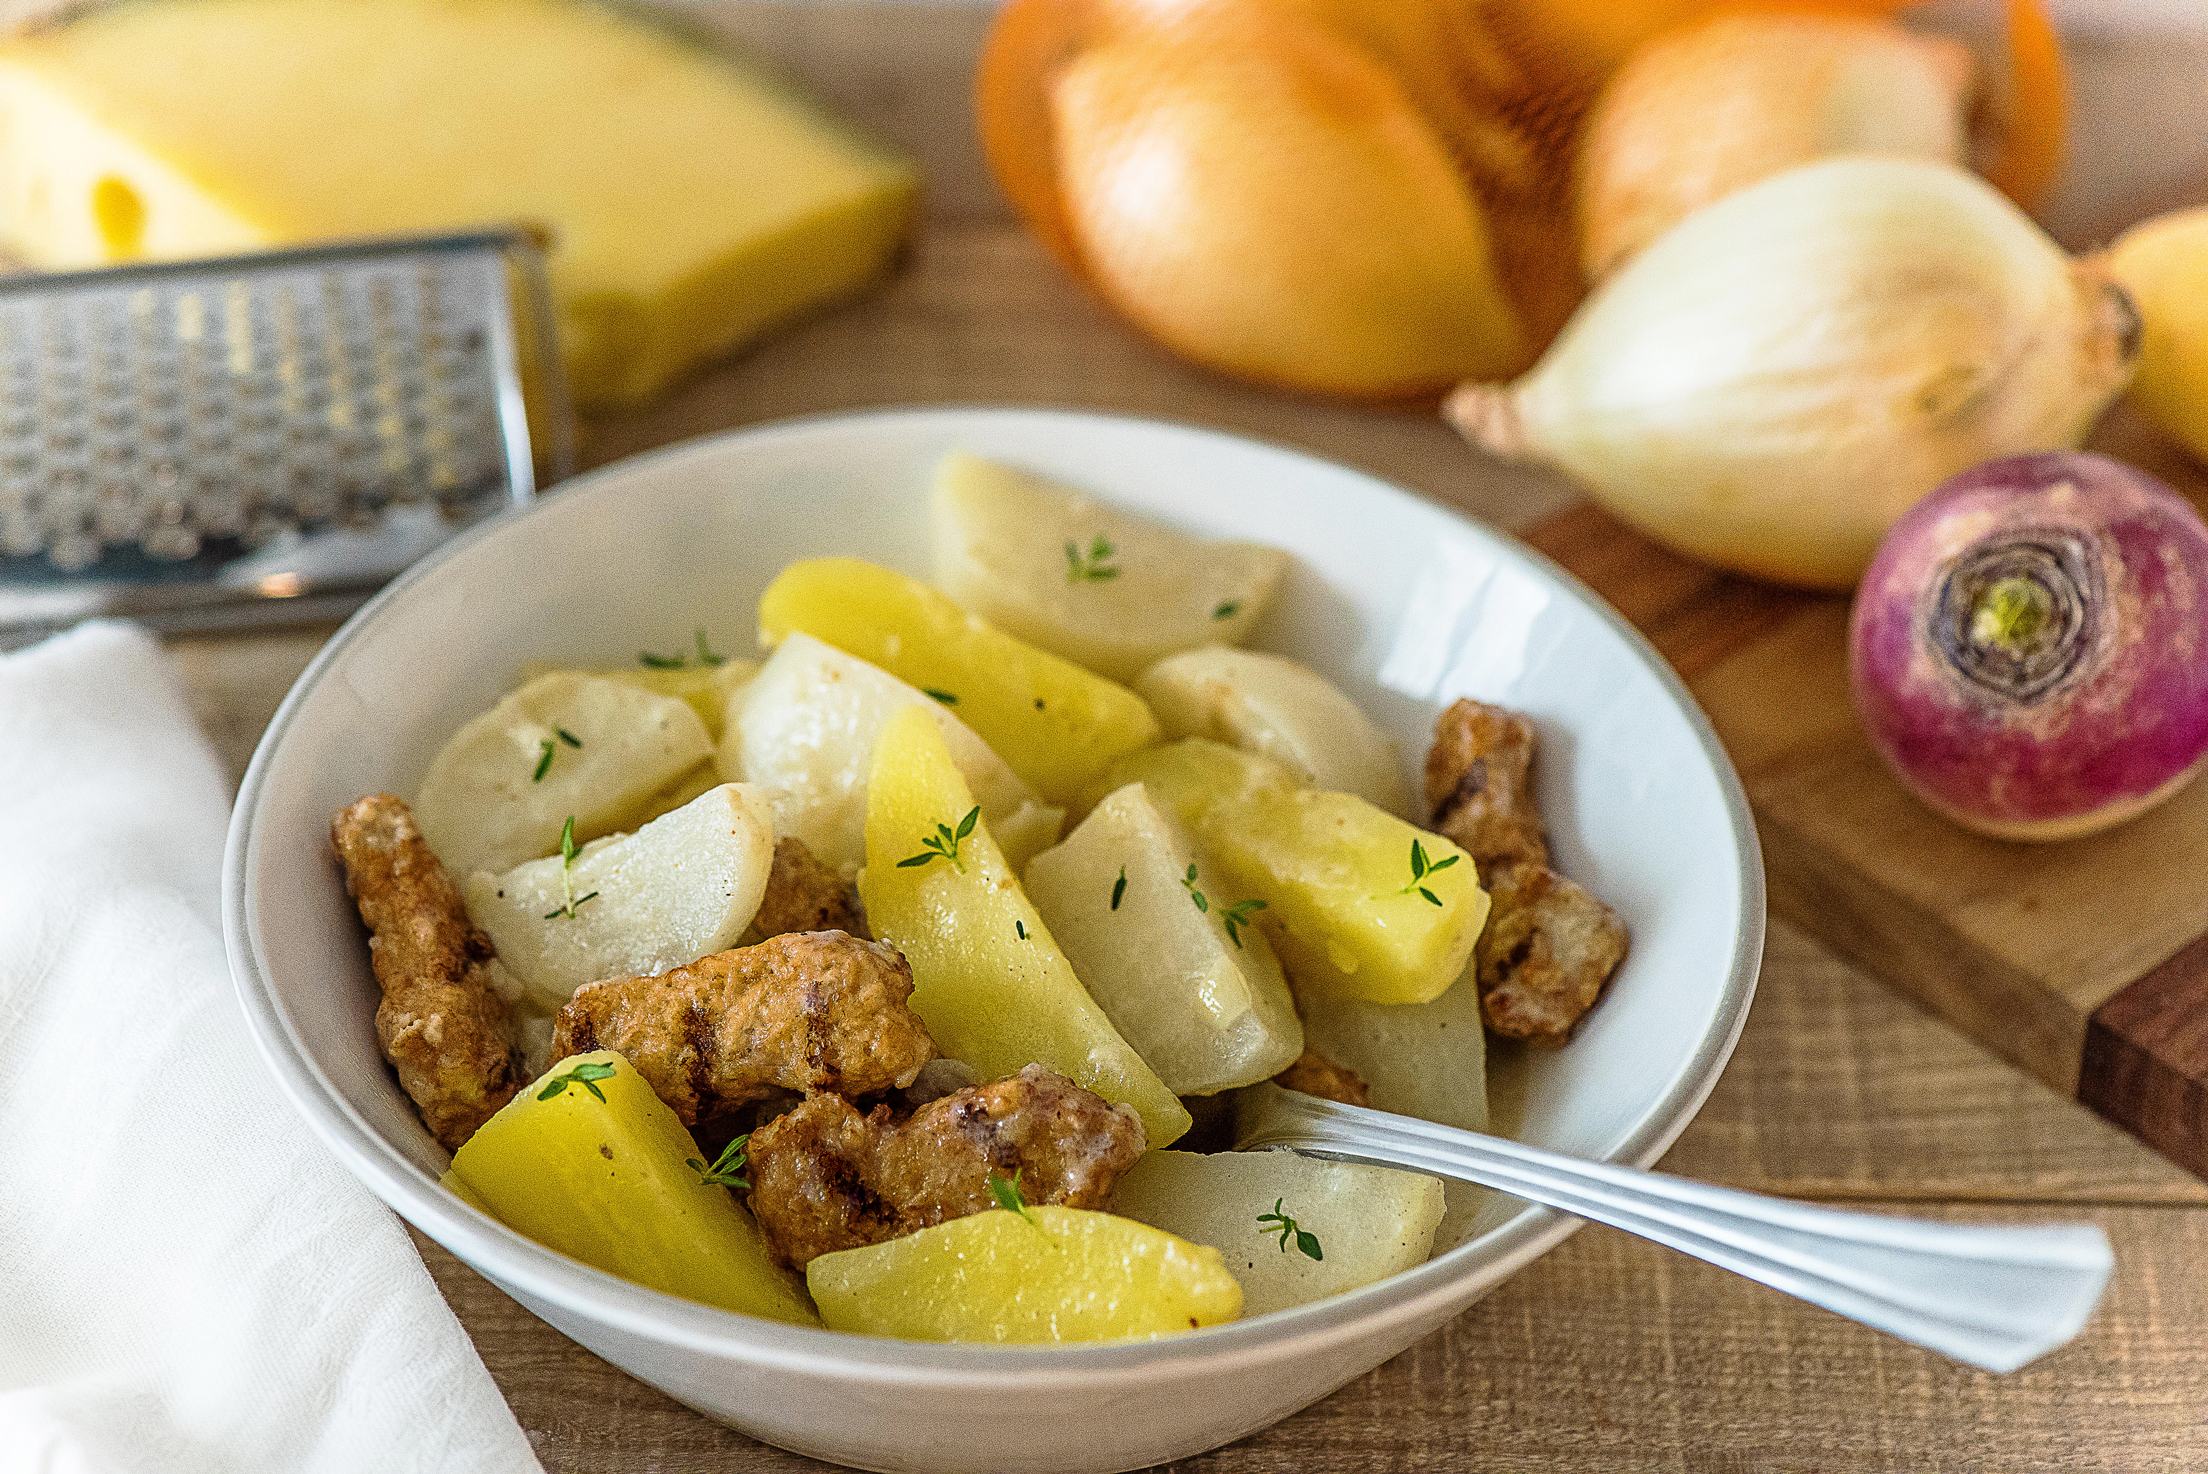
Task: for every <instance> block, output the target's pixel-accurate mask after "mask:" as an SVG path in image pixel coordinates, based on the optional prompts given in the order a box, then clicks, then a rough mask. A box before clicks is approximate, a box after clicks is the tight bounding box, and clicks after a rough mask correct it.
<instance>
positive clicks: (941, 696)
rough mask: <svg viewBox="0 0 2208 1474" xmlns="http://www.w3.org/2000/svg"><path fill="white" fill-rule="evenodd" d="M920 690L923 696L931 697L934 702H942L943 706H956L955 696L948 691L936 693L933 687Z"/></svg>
mask: <svg viewBox="0 0 2208 1474" xmlns="http://www.w3.org/2000/svg"><path fill="white" fill-rule="evenodd" d="M920 690H921V692H922V693H923V694H925V695H928V696H933V697H934V698H935V699H936V700H938V701H940V702H942V703H943V704H944V705H945V706H956V705H958V698H957V697H956V696H953V695H952V694H951V693H950V692H948V691H938V690H937V689H936V688H935V687H933V686H922V687H921V688H920Z"/></svg>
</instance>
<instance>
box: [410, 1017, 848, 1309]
mask: <svg viewBox="0 0 2208 1474" xmlns="http://www.w3.org/2000/svg"><path fill="white" fill-rule="evenodd" d="M579 1067H585V1069H584V1072H585V1074H589V1075H596V1073H597V1071H598V1070H599V1069H607V1070H610V1071H611V1072H612V1073H610V1074H607V1075H602V1076H598V1077H597V1078H594V1079H589V1080H587V1081H585V1080H583V1079H581V1078H579V1077H577V1075H576V1072H577V1070H578V1068H579ZM563 1079H565V1080H566V1081H567V1083H566V1084H565V1085H564V1086H563V1087H562V1088H560V1089H559V1090H558V1091H557V1092H556V1093H553V1094H551V1095H550V1096H549V1098H547V1094H546V1092H547V1091H548V1090H550V1089H551V1087H552V1086H553V1085H554V1084H557V1083H558V1082H560V1081H561V1080H563ZM594 1087H595V1088H594ZM703 1155H704V1154H703V1153H701V1152H700V1151H699V1150H698V1146H697V1143H696V1142H695V1141H693V1140H691V1137H690V1133H689V1132H688V1131H686V1130H684V1129H683V1125H682V1122H680V1121H678V1120H677V1119H675V1113H674V1112H673V1111H671V1110H669V1109H668V1108H667V1106H666V1105H665V1104H663V1103H662V1102H661V1101H660V1099H659V1097H658V1096H656V1095H654V1094H653V1093H652V1087H651V1086H650V1085H648V1084H647V1083H645V1080H644V1077H643V1076H641V1075H639V1074H637V1072H636V1070H635V1068H634V1067H633V1066H631V1065H630V1064H629V1062H628V1061H627V1060H625V1059H623V1058H622V1057H621V1056H620V1055H618V1054H615V1053H614V1052H613V1051H611V1050H599V1051H597V1052H596V1053H593V1054H579V1055H572V1056H570V1057H569V1058H567V1059H563V1060H561V1061H559V1063H557V1064H555V1065H553V1066H552V1068H551V1070H550V1071H548V1072H547V1073H546V1075H545V1076H544V1078H543V1079H541V1080H538V1081H536V1082H535V1083H534V1084H532V1085H530V1086H529V1088H528V1089H526V1090H524V1091H522V1092H521V1094H519V1095H517V1096H515V1097H514V1098H513V1100H512V1101H510V1102H508V1103H507V1106H506V1108H505V1109H504V1110H502V1111H500V1112H499V1113H498V1114H497V1115H495V1116H493V1117H491V1119H490V1120H488V1121H486V1122H484V1123H483V1126H482V1129H480V1130H479V1131H477V1132H476V1133H475V1135H473V1136H471V1137H469V1138H468V1140H467V1141H466V1142H465V1143H463V1144H462V1146H461V1148H460V1150H459V1151H458V1152H456V1153H454V1154H453V1158H452V1172H451V1173H450V1177H451V1178H452V1179H455V1182H454V1188H455V1191H458V1192H459V1193H460V1196H461V1197H462V1198H463V1199H468V1200H470V1201H473V1202H475V1203H476V1204H477V1205H479V1206H481V1207H482V1208H484V1210H485V1211H487V1212H489V1213H490V1214H491V1215H492V1216H493V1217H495V1218H497V1219H498V1220H499V1221H500V1222H501V1223H503V1224H505V1225H506V1226H507V1227H508V1228H511V1229H513V1230H514V1231H515V1232H516V1233H520V1234H526V1235H527V1236H528V1237H530V1238H532V1239H535V1240H536V1241H537V1242H538V1243H540V1244H542V1245H544V1246H545V1247H546V1248H547V1249H552V1250H555V1251H556V1252H558V1253H561V1254H565V1255H567V1256H568V1257H569V1258H570V1259H580V1260H581V1261H582V1262H583V1263H585V1264H588V1265H590V1266H592V1267H593V1268H596V1269H602V1270H604V1271H606V1272H607V1273H608V1274H617V1275H619V1276H621V1278H623V1279H626V1280H634V1281H635V1282H636V1283H638V1284H640V1285H645V1286H648V1287H649V1288H651V1289H654V1290H661V1291H664V1292H665V1293H667V1294H669V1295H680V1296H682V1297H683V1298H684V1299H686V1300H700V1301H703V1302H704V1303H705V1304H707V1305H718V1306H720V1307H721V1308H722V1309H723V1310H735V1311H740V1312H742V1313H743V1314H745V1315H759V1316H765V1317H767V1318H769V1319H771V1320H784V1321H791V1322H794V1323H796V1324H799V1325H816V1324H818V1323H819V1322H818V1319H817V1317H815V1316H814V1314H813V1311H812V1307H811V1306H810V1305H808V1304H807V1303H806V1300H805V1293H804V1291H803V1290H802V1289H800V1288H799V1286H798V1284H797V1281H796V1278H795V1277H794V1276H792V1275H790V1274H788V1273H786V1272H785V1271H783V1270H782V1269H780V1268H778V1267H776V1265H775V1264H774V1262H773V1261H772V1260H771V1259H770V1258H769V1257H768V1255H767V1246H766V1241H765V1240H764V1239H763V1238H761V1237H760V1234H759V1229H758V1226H757V1225H755V1224H754V1223H753V1222H752V1221H751V1215H750V1214H748V1213H746V1212H745V1211H744V1210H743V1209H742V1208H740V1207H738V1206H737V1204H736V1200H735V1199H734V1198H733V1197H731V1196H730V1195H729V1192H728V1189H727V1188H724V1187H719V1186H713V1185H708V1184H707V1183H706V1182H705V1181H704V1180H703V1179H702V1178H701V1176H700V1174H699V1173H698V1172H697V1170H696V1169H694V1168H692V1167H690V1166H689V1165H688V1164H687V1161H686V1159H687V1158H692V1157H696V1158H700V1159H701V1160H702V1158H703ZM463 1188H464V1189H465V1191H462V1190H461V1189H463ZM471 1194H472V1197H471Z"/></svg>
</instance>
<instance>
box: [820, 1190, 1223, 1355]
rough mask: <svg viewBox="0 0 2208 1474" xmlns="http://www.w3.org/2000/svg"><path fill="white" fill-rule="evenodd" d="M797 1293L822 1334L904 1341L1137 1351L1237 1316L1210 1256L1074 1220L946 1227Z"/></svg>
mask: <svg viewBox="0 0 2208 1474" xmlns="http://www.w3.org/2000/svg"><path fill="white" fill-rule="evenodd" d="M805 1282H806V1284H807V1286H809V1287H810V1288H811V1290H812V1292H813V1299H814V1301H815V1303H817V1304H818V1305H819V1306H820V1315H821V1319H822V1320H823V1321H825V1322H826V1323H827V1326H828V1329H830V1330H832V1331H855V1332H858V1333H859V1334H861V1335H868V1336H896V1337H899V1338H901V1339H903V1340H907V1341H994V1342H998V1343H1000V1344H1014V1343H1018V1344H1032V1343H1035V1342H1043V1341H1144V1340H1153V1339H1155V1338H1157V1337H1159V1336H1170V1335H1173V1334H1175V1333H1177V1332H1181V1331H1191V1330H1195V1329H1196V1328H1197V1327H1199V1326H1215V1325H1219V1324H1220V1323H1222V1322H1224V1321H1230V1320H1233V1319H1234V1318H1235V1317H1236V1316H1238V1315H1240V1314H1241V1313H1242V1287H1241V1286H1240V1285H1238V1284H1236V1283H1235V1281H1234V1276H1233V1275H1231V1274H1229V1273H1227V1270H1226V1265H1225V1263H1224V1262H1223V1261H1222V1259H1221V1258H1220V1254H1219V1251H1218V1250H1217V1249H1213V1248H1208V1247H1206V1246H1204V1245H1202V1244H1192V1243H1189V1242H1188V1241H1187V1240H1185V1239H1177V1238H1175V1237H1173V1235H1171V1234H1169V1233H1164V1232H1162V1231H1160V1230H1158V1229H1155V1228H1150V1227H1148V1226H1146V1225H1144V1224H1140V1223H1136V1222H1134V1221H1133V1220H1132V1219H1127V1218H1115V1217H1113V1216H1112V1215H1111V1214H1109V1213H1090V1212H1085V1211H1083V1210H1081V1209H1079V1208H1054V1207H1034V1208H1029V1209H1027V1210H1026V1212H1025V1213H1009V1212H1005V1211H1003V1210H1001V1209H991V1210H989V1211H988V1212H985V1213H975V1214H972V1215H970V1216H968V1217H965V1218H956V1219H953V1220H952V1221H951V1222H949V1223H939V1224H937V1225H936V1226H935V1227H934V1228H924V1229H922V1230H921V1231H920V1232H918V1233H915V1234H908V1235H906V1236H905V1237H904V1238H901V1239H891V1240H890V1241H889V1242H887V1243H883V1244H870V1245H868V1246H867V1247H866V1248H863V1249H844V1250H841V1251H839V1252H837V1253H834V1254H823V1255H821V1256H820V1257H819V1258H818V1259H815V1260H814V1261H813V1262H812V1263H811V1264H809V1265H807V1266H806V1269H805Z"/></svg>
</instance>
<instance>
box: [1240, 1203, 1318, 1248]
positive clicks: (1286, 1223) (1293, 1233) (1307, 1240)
mask: <svg viewBox="0 0 2208 1474" xmlns="http://www.w3.org/2000/svg"><path fill="white" fill-rule="evenodd" d="M1285 1201H1286V1199H1284V1198H1275V1199H1273V1211H1272V1212H1270V1213H1260V1214H1258V1215H1257V1226H1258V1231H1259V1232H1260V1233H1272V1232H1274V1231H1276V1230H1277V1231H1278V1232H1279V1234H1280V1252H1281V1253H1283V1254H1285V1253H1287V1252H1288V1241H1289V1240H1290V1239H1291V1238H1292V1239H1294V1240H1295V1241H1296V1248H1297V1249H1298V1250H1300V1251H1301V1252H1302V1254H1303V1256H1304V1257H1305V1258H1306V1259H1318V1260H1324V1259H1325V1258H1326V1251H1325V1250H1324V1249H1322V1248H1320V1247H1319V1236H1318V1235H1317V1234H1315V1233H1310V1232H1307V1231H1306V1230H1304V1229H1303V1228H1300V1227H1298V1226H1297V1224H1296V1220H1295V1219H1293V1218H1291V1217H1289V1216H1288V1215H1287V1214H1285V1213H1283V1212H1281V1211H1280V1205H1281V1204H1282V1203H1283V1202H1285Z"/></svg>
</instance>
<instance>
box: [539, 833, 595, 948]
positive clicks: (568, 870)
mask: <svg viewBox="0 0 2208 1474" xmlns="http://www.w3.org/2000/svg"><path fill="white" fill-rule="evenodd" d="M560 896H561V898H562V899H561V902H560V909H559V910H557V911H547V912H545V913H544V919H545V920H546V921H550V920H551V919H552V918H553V917H555V916H565V917H566V918H567V919H568V920H570V921H573V920H574V919H575V908H576V907H578V906H580V905H582V904H583V902H585V901H594V900H596V899H597V898H598V893H597V892H596V891H592V892H591V893H590V894H589V895H587V896H578V895H576V894H575V816H574V815H573V814H569V815H568V816H567V822H566V823H565V824H562V825H561V826H560Z"/></svg>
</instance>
